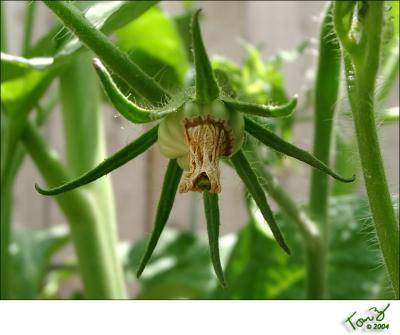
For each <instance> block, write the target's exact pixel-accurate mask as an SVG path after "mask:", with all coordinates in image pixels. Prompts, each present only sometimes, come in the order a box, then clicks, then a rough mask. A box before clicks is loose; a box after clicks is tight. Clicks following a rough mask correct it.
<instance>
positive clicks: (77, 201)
mask: <svg viewBox="0 0 400 335" xmlns="http://www.w3.org/2000/svg"><path fill="white" fill-rule="evenodd" d="M22 141H23V144H24V146H25V148H26V150H27V151H28V152H29V154H30V155H31V157H32V159H33V161H34V162H35V164H36V166H37V168H38V169H39V171H40V173H41V174H42V176H43V178H44V179H45V180H46V182H47V183H48V184H49V185H58V184H60V183H62V182H63V181H65V180H68V179H70V175H69V173H68V171H67V170H66V168H65V167H64V166H63V164H62V163H61V162H60V160H59V159H58V157H57V156H56V155H55V153H54V151H53V150H51V149H50V148H49V146H48V144H47V143H46V141H45V140H44V139H43V138H42V137H41V135H40V134H39V131H38V130H37V128H36V127H35V126H34V125H32V123H30V122H29V123H28V125H27V126H26V128H25V130H24V132H23V136H22ZM56 201H57V203H58V204H59V206H60V208H61V210H62V211H63V213H64V215H65V217H66V218H67V221H68V223H69V225H70V229H71V236H72V240H73V241H74V246H75V250H76V253H77V256H78V261H79V269H80V273H81V278H82V280H83V286H84V290H85V297H86V298H88V299H119V298H124V297H125V296H124V295H121V292H120V289H119V287H118V286H116V285H115V273H113V271H114V268H113V266H112V265H111V264H107V263H106V262H108V260H109V258H108V256H107V255H106V253H107V250H108V248H109V241H108V240H107V239H106V238H104V234H101V233H100V230H99V229H101V228H100V227H99V225H100V223H101V222H102V221H101V213H100V212H99V210H98V204H97V203H96V201H95V199H94V198H93V197H92V196H91V195H90V194H88V192H87V191H85V190H74V191H71V192H69V193H65V194H61V195H58V196H57V197H56Z"/></svg>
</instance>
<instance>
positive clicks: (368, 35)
mask: <svg viewBox="0 0 400 335" xmlns="http://www.w3.org/2000/svg"><path fill="white" fill-rule="evenodd" d="M364 5H365V6H366V11H365V14H364V17H363V20H364V21H363V22H362V24H363V26H362V28H363V31H362V37H361V41H363V44H354V45H353V46H352V48H347V47H346V44H344V43H342V44H343V47H344V50H343V58H344V63H345V74H346V83H347V92H348V96H349V100H350V106H351V110H352V114H353V119H354V125H355V129H356V136H357V144H358V151H359V155H360V160H361V167H362V171H363V176H364V184H365V187H366V190H367V195H368V201H369V206H370V208H371V212H372V217H373V221H374V225H375V229H376V233H377V237H378V241H379V247H380V249H381V251H382V254H383V259H384V263H385V265H386V268H387V271H388V273H389V277H390V280H391V284H392V286H393V289H394V293H395V296H396V297H397V298H398V297H399V226H398V222H397V220H396V217H395V213H394V209H393V206H392V201H391V196H390V192H389V187H388V184H387V180H386V175H385V169H384V164H383V161H382V154H381V149H380V146H379V141H378V133H377V128H376V121H375V108H374V105H375V99H374V97H375V93H376V92H375V85H376V77H377V73H378V67H379V61H380V53H381V33H382V25H383V6H384V3H383V2H381V1H367V2H366V3H365V4H364ZM337 6H339V8H338V10H339V11H336V7H337ZM334 15H335V26H341V25H342V22H341V17H340V4H339V3H338V2H337V3H336V4H335V14H334ZM343 30H344V29H342V31H343ZM340 37H341V40H342V36H340Z"/></svg>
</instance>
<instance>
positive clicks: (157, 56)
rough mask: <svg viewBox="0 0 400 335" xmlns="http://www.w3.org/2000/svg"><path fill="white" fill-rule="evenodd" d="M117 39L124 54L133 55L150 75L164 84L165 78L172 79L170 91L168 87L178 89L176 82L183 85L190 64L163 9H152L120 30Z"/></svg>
mask: <svg viewBox="0 0 400 335" xmlns="http://www.w3.org/2000/svg"><path fill="white" fill-rule="evenodd" d="M117 38H118V45H119V46H120V48H121V50H123V51H125V52H127V53H129V56H130V58H131V59H133V60H134V61H135V62H136V63H137V64H139V65H140V66H141V67H142V68H143V69H144V70H145V71H146V72H148V71H151V72H152V73H150V72H148V73H149V74H150V75H151V76H155V78H156V79H157V80H158V81H160V82H163V78H164V77H169V78H170V79H169V80H168V81H165V82H164V85H165V86H166V88H167V89H169V87H168V85H176V80H178V82H179V83H181V84H182V83H183V79H184V76H185V73H186V71H187V70H188V61H187V56H186V53H185V50H184V48H183V44H182V40H181V38H180V36H179V33H178V31H177V29H176V27H175V24H174V22H173V20H172V19H171V18H170V17H169V16H168V15H167V14H166V13H164V12H162V11H161V10H160V9H159V8H156V7H153V8H151V9H150V10H148V11H147V12H146V13H145V14H144V15H142V16H141V17H140V18H139V19H137V20H135V21H132V22H131V23H130V24H128V25H126V26H125V27H124V28H122V29H119V30H118V31H117ZM147 57H149V58H150V60H149V59H146V58H147ZM149 61H150V64H149V65H148V66H146V62H149ZM156 61H158V63H156V64H155V62H156ZM171 70H172V71H173V73H171Z"/></svg>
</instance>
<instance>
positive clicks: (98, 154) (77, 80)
mask: <svg viewBox="0 0 400 335" xmlns="http://www.w3.org/2000/svg"><path fill="white" fill-rule="evenodd" d="M60 78H61V81H60V84H61V85H60V93H61V102H62V111H63V121H64V122H63V124H64V134H65V146H66V153H67V163H68V164H67V165H68V169H69V171H70V174H71V175H72V177H77V176H79V175H81V174H82V173H84V172H86V171H88V170H91V169H92V168H93V167H95V166H96V165H98V164H99V163H100V162H102V161H103V159H104V158H105V156H106V152H105V142H104V130H103V122H102V118H101V115H100V90H99V85H98V82H97V78H96V74H95V71H94V69H93V68H92V66H91V57H90V55H89V54H88V53H85V54H81V55H79V56H76V58H75V59H74V60H73V61H72V62H71V64H69V65H68V68H67V69H66V71H64V72H63V74H62V75H61V77H60ZM85 188H86V190H87V191H88V192H90V193H91V195H92V197H93V199H94V200H95V203H96V204H97V208H96V210H97V211H98V212H99V215H98V218H99V222H98V224H97V229H98V232H97V233H98V234H102V235H103V239H104V240H107V241H108V245H107V247H105V250H104V255H105V256H107V259H104V260H103V261H104V263H105V264H106V265H109V266H112V271H110V272H111V273H113V274H114V277H113V278H112V279H113V285H115V287H117V288H118V296H119V297H124V296H126V288H125V284H124V279H123V270H122V265H121V264H120V261H119V259H118V256H117V251H116V250H117V233H116V218H115V209H114V197H113V193H112V189H111V181H110V178H109V177H107V176H105V177H103V178H101V179H99V180H98V181H96V182H94V183H91V184H90V185H87V186H85ZM92 238H96V236H93V237H92Z"/></svg>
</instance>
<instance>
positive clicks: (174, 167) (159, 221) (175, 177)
mask: <svg viewBox="0 0 400 335" xmlns="http://www.w3.org/2000/svg"><path fill="white" fill-rule="evenodd" d="M182 172H183V170H182V169H181V168H180V166H179V165H178V163H177V162H176V159H171V160H170V161H169V163H168V167H167V171H166V173H165V176H164V182H163V187H162V190H161V195H160V200H159V202H158V207H157V214H156V219H155V222H154V229H153V232H152V234H151V237H150V241H149V243H148V244H147V248H146V252H145V253H144V255H143V258H142V260H141V262H140V265H139V269H138V270H137V272H136V276H137V277H138V278H139V277H140V275H141V274H142V272H143V270H144V268H145V267H146V264H147V262H148V261H149V260H150V257H151V255H152V254H153V251H154V249H155V248H156V246H157V242H158V240H159V238H160V235H161V233H162V231H163V230H164V227H165V224H166V223H167V220H168V217H169V214H170V213H171V209H172V206H173V204H174V201H175V195H176V191H177V190H178V185H179V181H180V180H181V176H182Z"/></svg>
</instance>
